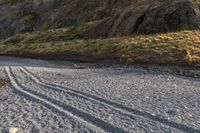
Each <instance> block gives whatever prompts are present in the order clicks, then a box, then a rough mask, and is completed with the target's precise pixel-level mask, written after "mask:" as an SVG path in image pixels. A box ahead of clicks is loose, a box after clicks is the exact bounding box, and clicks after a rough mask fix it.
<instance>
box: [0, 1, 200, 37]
mask: <svg viewBox="0 0 200 133" xmlns="http://www.w3.org/2000/svg"><path fill="white" fill-rule="evenodd" d="M199 8H200V2H198V1H196V0H142V1H140V0H9V1H8V0H2V1H1V2H0V38H6V37H8V36H12V35H15V34H18V33H24V32H30V31H41V30H48V29H56V28H61V27H69V26H74V25H78V24H81V23H85V22H91V21H93V22H95V21H97V20H102V22H101V23H100V24H97V25H96V26H95V27H92V28H90V30H88V31H86V32H84V36H85V37H86V38H94V37H110V36H124V35H132V34H152V33H160V32H170V31H176V30H186V29H199V28H200V10H199Z"/></svg>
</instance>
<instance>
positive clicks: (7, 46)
mask: <svg viewBox="0 0 200 133" xmlns="http://www.w3.org/2000/svg"><path fill="white" fill-rule="evenodd" d="M30 35H31V34H30ZM55 36H56V35H55ZM42 37H43V36H42ZM51 37H52V38H54V36H51ZM12 39H15V38H14V37H12ZM38 39H41V38H38ZM25 40H27V37H25V38H24V39H21V40H20V42H18V43H16V44H14V43H13V42H12V43H9V41H8V40H7V41H4V42H1V44H0V54H1V55H15V56H26V57H35V58H46V57H51V58H54V59H56V58H59V57H61V56H72V55H78V56H86V57H89V58H94V59H96V58H102V59H105V58H106V59H108V58H110V59H117V60H118V61H119V62H122V63H126V64H131V63H134V62H142V63H156V64H177V65H189V66H195V67H199V66H200V31H181V32H173V33H166V34H157V35H148V36H145V35H140V36H133V37H117V38H108V39H93V40H92V39H91V40H62V39H61V38H59V39H58V40H56V39H53V41H48V42H46V41H37V40H35V41H36V42H37V43H33V42H32V41H25ZM5 42H6V43H5Z"/></svg>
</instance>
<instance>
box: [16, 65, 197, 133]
mask: <svg viewBox="0 0 200 133" xmlns="http://www.w3.org/2000/svg"><path fill="white" fill-rule="evenodd" d="M20 69H21V70H22V71H23V72H24V73H26V74H27V75H29V76H30V77H31V78H32V79H33V80H35V82H36V83H38V84H40V85H42V86H46V87H47V86H48V87H50V88H54V89H57V90H60V91H63V92H67V93H69V92H68V91H70V92H71V93H73V95H79V96H80V95H82V96H83V97H87V98H91V99H94V100H95V101H99V102H101V103H104V104H106V105H109V106H111V107H113V108H115V109H116V110H119V111H123V112H124V111H125V112H129V113H132V114H134V115H138V116H141V117H143V118H146V119H150V120H152V121H155V122H159V123H161V124H164V125H167V126H169V127H172V128H175V129H178V130H181V131H183V132H189V133H200V130H198V129H195V128H192V127H189V126H187V125H184V124H180V123H176V122H173V121H169V120H168V119H164V118H160V117H158V116H154V115H152V114H150V113H148V112H143V111H140V110H137V109H134V108H130V107H127V106H125V105H122V104H120V103H115V102H113V101H109V100H106V99H103V98H100V97H97V96H94V95H91V94H87V93H85V92H82V91H77V90H75V89H72V88H71V87H64V86H61V85H55V84H49V83H44V82H43V81H41V79H39V78H38V77H36V76H35V75H34V74H33V73H32V72H30V71H29V70H28V69H27V68H25V67H21V68H20Z"/></svg>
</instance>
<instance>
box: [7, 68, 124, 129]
mask: <svg viewBox="0 0 200 133" xmlns="http://www.w3.org/2000/svg"><path fill="white" fill-rule="evenodd" d="M5 70H6V74H7V76H8V78H9V80H10V83H11V85H12V86H13V87H14V89H15V90H16V91H17V92H18V93H20V94H21V95H24V96H26V97H28V98H29V99H31V100H34V101H36V102H38V101H39V102H40V103H43V105H45V106H48V107H50V108H53V109H56V110H57V111H58V112H60V113H63V114H65V115H67V116H69V117H71V118H73V119H75V120H77V121H78V122H81V123H82V124H84V125H86V126H87V127H88V128H90V129H93V130H95V131H96V132H98V133H99V132H110V133H112V132H115V133H125V132H126V131H124V130H123V129H121V128H117V127H114V126H113V125H110V124H109V123H106V122H105V121H103V120H100V119H98V118H96V117H93V116H91V115H90V114H88V113H85V112H82V111H80V110H78V109H76V108H73V107H72V106H70V105H65V104H64V103H62V102H60V101H56V100H53V99H51V98H49V97H47V96H45V95H43V94H38V93H36V92H33V91H32V92H30V91H29V90H27V89H25V88H23V87H21V86H20V85H19V83H18V82H17V81H16V80H15V77H14V74H13V73H12V69H11V67H6V68H5Z"/></svg>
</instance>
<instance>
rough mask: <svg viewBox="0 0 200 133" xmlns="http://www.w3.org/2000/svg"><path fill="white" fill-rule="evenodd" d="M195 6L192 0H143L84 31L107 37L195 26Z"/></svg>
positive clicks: (198, 17)
mask: <svg viewBox="0 0 200 133" xmlns="http://www.w3.org/2000/svg"><path fill="white" fill-rule="evenodd" d="M145 1H146V2H145ZM144 3H145V4H144ZM199 7H200V2H198V1H196V0H160V1H159V0H155V1H154V0H151V1H150V0H143V1H142V2H138V3H135V4H133V5H131V6H129V7H127V8H126V9H123V10H121V11H120V12H118V13H116V14H115V15H114V16H111V17H109V18H108V19H106V20H104V21H103V22H102V23H100V24H99V25H97V26H96V27H94V28H92V29H91V30H90V31H88V34H89V36H90V37H110V36H124V35H131V34H152V33H160V32H171V31H177V30H194V29H199V28H200V8H199Z"/></svg>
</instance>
